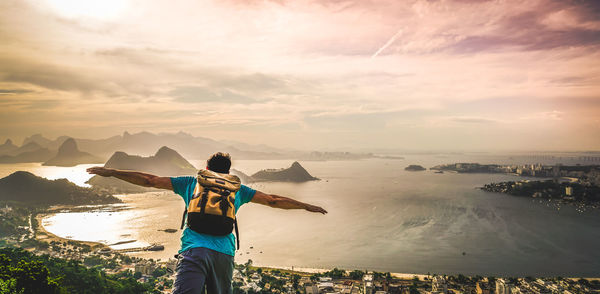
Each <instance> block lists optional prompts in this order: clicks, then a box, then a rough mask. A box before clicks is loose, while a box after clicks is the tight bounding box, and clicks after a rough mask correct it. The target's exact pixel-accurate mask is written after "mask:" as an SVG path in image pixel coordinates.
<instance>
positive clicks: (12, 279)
mask: <svg viewBox="0 0 600 294" xmlns="http://www.w3.org/2000/svg"><path fill="white" fill-rule="evenodd" d="M150 291H151V288H150V287H149V286H147V285H144V284H140V283H138V282H137V281H136V280H135V278H133V276H131V275H127V274H125V275H107V274H105V273H104V272H103V271H101V270H98V269H94V268H87V267H85V266H84V265H82V264H81V263H80V262H79V261H75V260H65V259H60V258H53V257H50V256H48V255H41V256H37V255H34V254H32V253H30V252H28V251H25V250H23V249H21V248H0V293H2V294H4V293H22V294H34V293H48V294H53V293H86V294H87V293H90V294H91V293H118V294H133V293H146V292H150Z"/></svg>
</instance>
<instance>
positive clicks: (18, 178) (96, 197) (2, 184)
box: [0, 171, 121, 205]
mask: <svg viewBox="0 0 600 294" xmlns="http://www.w3.org/2000/svg"><path fill="white" fill-rule="evenodd" d="M0 200H4V201H18V202H28V203H32V204H40V205H55V204H67V205H87V204H108V203H119V202H121V200H119V199H118V198H116V197H113V196H111V195H108V194H101V193H97V192H96V191H94V190H92V189H90V188H84V187H79V186H77V185H75V184H73V183H71V182H69V181H68V180H67V179H58V180H48V179H45V178H41V177H38V176H36V175H34V174H32V173H30V172H25V171H17V172H14V173H12V174H11V175H9V176H7V177H4V178H2V179H0Z"/></svg>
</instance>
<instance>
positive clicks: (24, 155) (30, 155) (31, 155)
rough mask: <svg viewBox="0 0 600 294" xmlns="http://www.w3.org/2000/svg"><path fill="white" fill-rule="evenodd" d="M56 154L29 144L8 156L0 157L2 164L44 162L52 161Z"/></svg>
mask: <svg viewBox="0 0 600 294" xmlns="http://www.w3.org/2000/svg"><path fill="white" fill-rule="evenodd" d="M53 155H54V152H52V151H50V150H48V148H43V147H41V146H40V145H38V144H37V143H35V142H29V143H27V144H25V145H23V146H21V147H19V148H17V149H16V150H14V151H13V152H10V153H9V154H8V155H2V156H0V163H22V162H44V161H46V160H48V159H50V158H51V157H52V156H53Z"/></svg>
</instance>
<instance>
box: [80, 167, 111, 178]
mask: <svg viewBox="0 0 600 294" xmlns="http://www.w3.org/2000/svg"><path fill="white" fill-rule="evenodd" d="M86 171H87V172H88V173H90V174H93V175H99V176H103V177H111V176H112V175H113V174H114V171H115V170H114V169H112V168H106V167H102V166H94V167H90V168H88V169H87V170H86Z"/></svg>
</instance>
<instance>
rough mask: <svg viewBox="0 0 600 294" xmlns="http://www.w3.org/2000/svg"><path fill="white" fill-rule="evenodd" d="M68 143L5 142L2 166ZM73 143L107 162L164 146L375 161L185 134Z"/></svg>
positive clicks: (193, 154)
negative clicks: (115, 156)
mask: <svg viewBox="0 0 600 294" xmlns="http://www.w3.org/2000/svg"><path fill="white" fill-rule="evenodd" d="M69 139H71V137H68V136H60V137H58V138H56V139H54V140H51V139H48V138H46V137H44V136H42V135H40V134H36V135H32V136H30V137H27V138H25V139H24V140H23V144H22V145H21V147H18V146H16V145H15V144H14V143H13V142H12V141H11V140H6V142H5V143H4V144H2V145H0V163H15V162H35V161H39V162H45V161H47V160H49V159H51V158H52V157H54V156H55V155H57V153H58V149H59V148H60V146H61V145H63V143H64V142H65V141H67V140H69ZM72 140H74V141H75V143H76V145H77V146H78V148H79V149H81V152H88V153H91V154H93V155H95V156H97V157H100V158H108V157H109V156H111V155H112V154H113V153H115V152H117V151H121V152H125V153H129V154H142V155H151V154H153V152H154V151H155V150H157V149H159V148H160V147H161V146H169V147H170V148H173V149H175V150H178V151H179V152H180V153H181V154H182V155H183V156H185V157H186V158H190V159H206V158H208V157H209V156H210V155H211V154H213V153H215V152H218V151H222V152H229V153H230V154H231V156H232V157H233V158H234V159H296V160H352V159H363V158H369V157H376V156H374V155H372V154H370V153H349V152H319V151H311V152H309V151H298V150H284V149H280V148H275V147H270V146H267V145H265V144H259V145H252V144H247V143H242V142H238V141H234V140H224V141H217V140H213V139H210V138H205V137H196V136H192V135H191V134H188V133H184V132H178V133H158V134H155V133H150V132H140V133H135V134H131V133H129V132H124V133H123V134H122V135H117V136H112V137H108V138H104V139H81V138H72Z"/></svg>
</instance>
